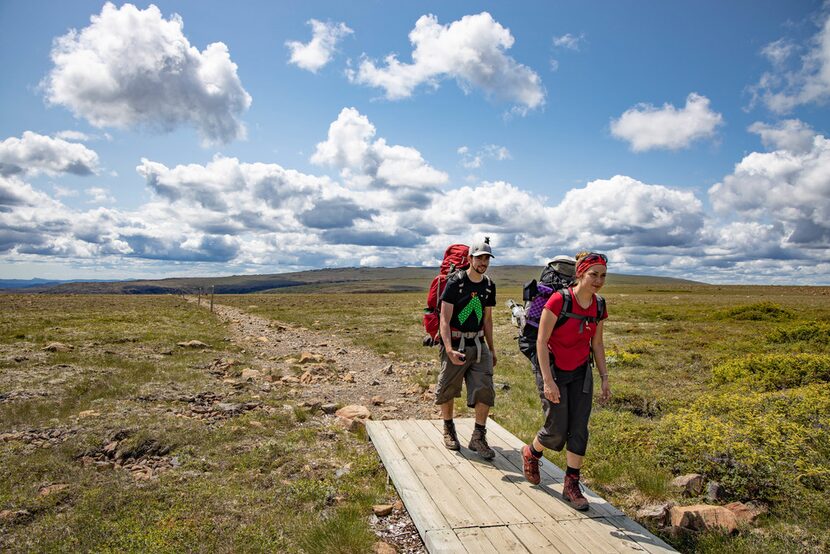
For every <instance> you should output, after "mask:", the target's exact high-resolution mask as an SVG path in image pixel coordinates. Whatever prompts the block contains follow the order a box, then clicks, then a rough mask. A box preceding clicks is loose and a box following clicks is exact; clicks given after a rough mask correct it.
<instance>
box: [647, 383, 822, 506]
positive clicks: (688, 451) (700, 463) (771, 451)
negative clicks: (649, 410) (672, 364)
mask: <svg viewBox="0 0 830 554" xmlns="http://www.w3.org/2000/svg"><path fill="white" fill-rule="evenodd" d="M828 428H830V384H827V383H820V384H812V385H808V386H805V387H801V388H798V389H789V390H784V391H775V392H758V391H748V390H740V389H737V388H735V389H732V390H729V391H723V392H715V393H713V394H704V395H703V396H701V397H699V398H698V399H697V400H696V401H695V402H693V403H692V405H691V406H689V407H688V408H684V409H681V410H680V411H678V412H677V413H674V414H670V415H667V416H666V417H665V418H664V419H663V421H662V422H661V429H660V432H659V433H657V434H656V438H657V446H658V455H659V457H660V460H661V462H662V463H664V464H665V465H667V466H668V467H670V468H672V470H673V471H674V472H676V473H680V472H682V473H688V472H697V473H702V474H704V475H706V476H707V477H708V478H710V479H714V480H716V481H718V482H720V483H721V484H723V485H724V487H725V489H726V491H727V493H728V495H729V496H731V497H733V498H740V499H744V500H746V499H756V500H762V501H766V502H770V503H773V504H775V503H779V502H781V503H786V502H787V501H796V502H798V499H799V498H803V497H804V496H806V495H807V493H809V492H810V489H813V488H817V487H816V485H815V483H816V482H818V483H819V485H818V487H819V488H820V487H821V486H823V485H822V484H823V481H824V479H823V476H824V475H827V472H828V471H830V437H828V433H827V429H828ZM802 477H803V478H802ZM825 502H826V501H825Z"/></svg>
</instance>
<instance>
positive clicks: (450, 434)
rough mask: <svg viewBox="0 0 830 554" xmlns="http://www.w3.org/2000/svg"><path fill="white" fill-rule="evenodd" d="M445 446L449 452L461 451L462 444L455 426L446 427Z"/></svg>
mask: <svg viewBox="0 0 830 554" xmlns="http://www.w3.org/2000/svg"><path fill="white" fill-rule="evenodd" d="M444 446H446V447H447V450H461V443H460V442H458V434H457V433H456V432H455V424H452V425H444Z"/></svg>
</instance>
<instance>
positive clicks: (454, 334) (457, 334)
mask: <svg viewBox="0 0 830 554" xmlns="http://www.w3.org/2000/svg"><path fill="white" fill-rule="evenodd" d="M483 336H484V331H483V330H481V331H469V332H466V333H465V332H463V331H456V330H455V329H453V330H451V331H450V337H451V338H453V339H461V342H459V343H458V350H459V352H464V347H465V346H466V344H467V342H466V339H473V343H474V344H475V345H476V363H479V362H481V341H480V340H479V339H481V337H483Z"/></svg>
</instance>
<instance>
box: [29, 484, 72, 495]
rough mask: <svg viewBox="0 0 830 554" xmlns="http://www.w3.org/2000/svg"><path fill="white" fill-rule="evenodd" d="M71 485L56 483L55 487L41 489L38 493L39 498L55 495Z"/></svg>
mask: <svg viewBox="0 0 830 554" xmlns="http://www.w3.org/2000/svg"><path fill="white" fill-rule="evenodd" d="M68 488H69V485H68V484H66V483H55V484H54V485H49V486H47V487H41V488H40V490H39V491H38V492H37V494H38V496H49V495H50V494H55V493H56V492H60V491H62V490H64V489H68Z"/></svg>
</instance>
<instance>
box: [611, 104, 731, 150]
mask: <svg viewBox="0 0 830 554" xmlns="http://www.w3.org/2000/svg"><path fill="white" fill-rule="evenodd" d="M722 123H723V116H722V115H721V114H719V113H717V112H714V111H712V110H711V109H710V108H709V99H708V98H706V97H705V96H701V95H700V94H697V93H694V92H693V93H691V94H689V96H688V97H686V106H685V107H683V108H681V109H678V108H675V107H674V106H673V105H671V104H668V103H667V104H664V105H663V107H662V108H656V107H654V106H652V105H651V104H638V105H637V106H635V107H633V108H631V109H628V110H626V111H625V112H624V113H623V114H622V115H621V116H620V118H619V119H616V120H613V121H612V122H611V133H612V134H613V135H614V136H616V137H617V138H620V139H623V140H626V141H628V143H629V144H630V145H631V149H632V150H633V151H634V152H644V151H646V150H653V149H658V148H663V149H669V150H678V149H681V148H686V147H688V146H689V145H690V144H691V143H692V142H693V141H695V140H699V139H703V138H708V137H711V136H713V135H714V134H715V131H716V130H717V128H718V126H719V125H721V124H722Z"/></svg>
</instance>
